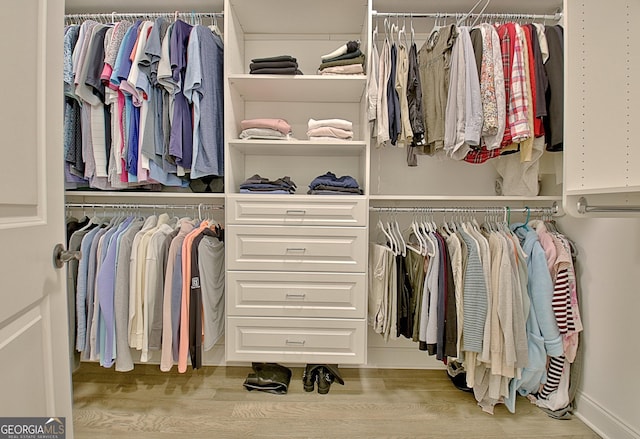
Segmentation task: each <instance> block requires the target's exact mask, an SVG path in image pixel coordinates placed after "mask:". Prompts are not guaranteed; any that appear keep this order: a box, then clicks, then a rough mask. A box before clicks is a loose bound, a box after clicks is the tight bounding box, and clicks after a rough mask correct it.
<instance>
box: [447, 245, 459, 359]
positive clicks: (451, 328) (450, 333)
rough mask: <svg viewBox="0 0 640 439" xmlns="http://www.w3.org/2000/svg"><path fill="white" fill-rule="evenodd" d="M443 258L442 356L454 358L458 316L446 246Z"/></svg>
mask: <svg viewBox="0 0 640 439" xmlns="http://www.w3.org/2000/svg"><path fill="white" fill-rule="evenodd" d="M444 243H445V247H446V250H445V252H444V256H445V259H446V260H445V266H444V268H445V302H444V308H445V309H444V356H445V357H455V356H457V355H458V349H457V343H458V316H457V313H456V290H455V284H454V281H453V268H452V266H451V255H450V254H449V247H448V246H447V245H446V240H444Z"/></svg>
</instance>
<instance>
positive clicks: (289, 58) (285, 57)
mask: <svg viewBox="0 0 640 439" xmlns="http://www.w3.org/2000/svg"><path fill="white" fill-rule="evenodd" d="M278 61H292V62H295V63H297V62H298V60H297V59H295V58H294V57H292V56H289V55H279V56H272V57H268V58H254V59H252V60H251V62H253V63H261V62H278Z"/></svg>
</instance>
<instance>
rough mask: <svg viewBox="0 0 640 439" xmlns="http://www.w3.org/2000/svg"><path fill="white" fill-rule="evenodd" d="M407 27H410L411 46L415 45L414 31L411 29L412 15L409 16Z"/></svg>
mask: <svg viewBox="0 0 640 439" xmlns="http://www.w3.org/2000/svg"><path fill="white" fill-rule="evenodd" d="M409 26H410V27H411V45H412V46H413V45H414V44H415V43H416V31H415V29H414V28H413V14H409Z"/></svg>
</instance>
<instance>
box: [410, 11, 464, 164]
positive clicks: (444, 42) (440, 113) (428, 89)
mask: <svg viewBox="0 0 640 439" xmlns="http://www.w3.org/2000/svg"><path fill="white" fill-rule="evenodd" d="M457 36H458V31H457V29H456V26H455V25H454V24H450V25H447V26H444V27H441V28H440V29H439V30H435V31H434V32H432V34H431V35H430V36H429V38H428V39H427V41H426V42H425V43H424V44H423V46H422V47H421V48H420V51H419V52H418V61H419V66H420V84H421V87H422V110H423V112H424V123H425V142H426V146H425V147H424V148H423V152H424V153H425V154H433V153H434V152H436V151H437V150H440V149H442V148H443V147H444V139H445V120H446V117H445V114H446V107H447V96H448V94H449V69H450V64H451V51H452V48H453V45H454V42H455V40H456V38H457Z"/></svg>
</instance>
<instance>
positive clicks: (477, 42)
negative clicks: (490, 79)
mask: <svg viewBox="0 0 640 439" xmlns="http://www.w3.org/2000/svg"><path fill="white" fill-rule="evenodd" d="M469 34H470V36H471V45H472V46H473V54H474V55H475V58H476V67H477V68H478V78H481V77H482V76H481V73H482V72H481V70H482V31H481V30H480V28H477V27H476V28H474V29H471V32H469Z"/></svg>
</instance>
